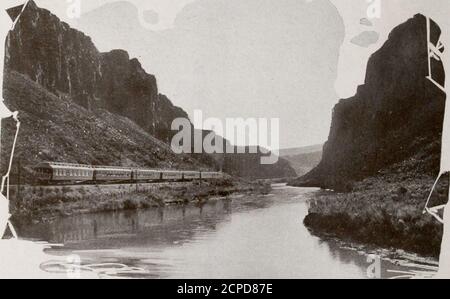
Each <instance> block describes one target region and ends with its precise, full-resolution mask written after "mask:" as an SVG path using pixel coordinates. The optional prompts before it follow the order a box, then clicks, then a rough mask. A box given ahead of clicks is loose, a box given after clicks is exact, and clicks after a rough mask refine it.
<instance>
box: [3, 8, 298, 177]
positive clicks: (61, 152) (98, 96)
mask: <svg viewBox="0 0 450 299" xmlns="http://www.w3.org/2000/svg"><path fill="white" fill-rule="evenodd" d="M18 11H20V9H12V10H10V11H9V13H10V14H12V15H14V14H16V13H17V12H18ZM5 63H6V67H5V72H6V74H7V79H6V82H5V89H6V91H5V98H6V100H7V104H8V105H9V107H10V108H11V109H15V110H18V111H19V112H20V117H21V119H22V121H23V127H22V130H21V135H20V139H19V145H18V153H19V155H18V158H19V159H16V163H20V164H21V165H22V166H25V167H26V171H25V173H26V174H27V176H26V177H27V178H28V177H29V176H28V174H30V170H31V167H32V166H33V165H34V164H36V163H38V162H42V161H46V160H50V161H62V162H77V163H90V164H107V165H123V166H141V167H161V168H190V169H197V168H204V169H224V170H225V171H227V172H229V173H232V174H234V175H237V176H242V177H251V178H255V177H258V176H259V175H261V176H262V177H264V178H265V177H273V176H276V177H279V176H283V177H284V176H290V175H292V169H291V168H290V167H289V165H287V164H286V163H284V164H283V163H279V164H277V165H275V166H260V164H259V161H257V159H255V158H254V157H253V156H252V155H239V157H235V156H233V155H232V156H227V155H225V156H224V157H220V156H219V159H217V157H214V156H210V155H206V154H201V155H175V154H174V153H173V152H172V151H171V149H170V148H169V144H170V140H171V138H172V136H173V134H175V133H176V132H174V131H171V124H172V122H173V120H174V119H176V118H188V115H187V113H186V112H185V111H183V109H181V108H179V107H176V106H174V105H173V104H172V102H171V101H170V99H168V98H167V97H166V96H165V95H163V94H160V93H159V90H158V85H157V79H156V77H155V76H154V75H151V74H149V73H147V72H146V70H144V69H143V68H142V66H141V64H140V62H139V61H138V60H137V59H135V58H133V59H131V58H130V57H129V54H128V53H127V52H126V51H124V50H112V51H110V52H107V53H100V52H99V51H98V50H97V48H96V47H95V45H94V43H93V42H92V40H91V39H90V38H89V37H88V36H86V35H85V34H83V33H82V32H80V31H77V30H75V29H72V28H70V27H69V25H68V24H66V23H64V22H61V21H60V20H59V19H58V17H57V16H55V15H53V14H52V13H51V12H50V11H48V10H45V9H41V8H39V7H37V6H36V4H35V3H34V2H33V1H30V2H29V4H28V5H27V7H26V9H25V11H24V12H23V14H22V16H21V18H20V20H19V22H18V23H17V26H16V27H15V29H14V31H12V32H10V34H9V36H8V40H7V44H6V57H5ZM6 129H7V130H6V131H5V132H4V134H5V138H6V139H5V142H6V141H7V140H8V141H9V142H11V140H12V134H13V129H14V128H13V127H11V124H9V125H8V126H6ZM205 134H206V132H205ZM8 146H9V144H5V146H4V147H3V149H2V150H3V154H4V157H3V159H2V164H3V167H5V165H6V159H5V157H6V154H7V153H8V150H9V147H8ZM223 161H235V162H233V163H225V164H226V165H228V166H226V167H223V164H224V162H223ZM237 161H239V162H237ZM243 162H245V163H243ZM243 164H244V165H246V168H245V169H242V168H241V167H240V166H241V165H243ZM16 169H18V167H16V166H15V170H14V171H15V172H17V171H16ZM244 170H246V171H244ZM247 170H251V172H249V171H247Z"/></svg>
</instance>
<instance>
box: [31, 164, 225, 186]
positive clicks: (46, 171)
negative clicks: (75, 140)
mask: <svg viewBox="0 0 450 299" xmlns="http://www.w3.org/2000/svg"><path fill="white" fill-rule="evenodd" d="M34 171H35V177H36V179H37V181H38V182H40V183H43V184H48V183H57V184H58V183H83V182H86V183H108V182H112V183H114V182H117V183H119V182H130V183H131V182H139V181H182V180H186V181H189V180H199V179H202V180H208V179H219V178H222V177H223V173H221V172H199V171H176V170H156V169H143V168H131V167H115V166H92V165H84V164H73V163H58V162H45V163H40V164H38V165H37V166H35V167H34Z"/></svg>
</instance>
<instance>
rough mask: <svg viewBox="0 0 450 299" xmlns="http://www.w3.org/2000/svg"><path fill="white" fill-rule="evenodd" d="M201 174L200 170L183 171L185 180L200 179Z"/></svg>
mask: <svg viewBox="0 0 450 299" xmlns="http://www.w3.org/2000/svg"><path fill="white" fill-rule="evenodd" d="M199 179H201V175H200V172H199V171H183V180H187V181H189V180H199Z"/></svg>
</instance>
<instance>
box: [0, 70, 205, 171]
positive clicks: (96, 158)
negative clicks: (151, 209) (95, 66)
mask: <svg viewBox="0 0 450 299" xmlns="http://www.w3.org/2000/svg"><path fill="white" fill-rule="evenodd" d="M5 87H6V88H7V89H6V93H5V98H6V102H7V105H8V106H9V107H10V108H11V109H15V110H18V111H20V118H21V121H22V129H21V133H20V138H19V143H18V149H17V156H16V157H17V159H16V160H15V161H16V163H18V161H19V160H20V162H21V165H22V167H24V168H25V173H22V174H23V175H24V177H30V170H31V167H32V166H33V165H35V164H36V163H39V162H42V161H47V160H49V161H62V162H78V163H87V164H97V165H98V164H104V165H124V166H143V167H161V168H178V169H195V168H199V167H203V168H205V166H204V165H201V164H200V162H198V160H195V159H192V158H191V157H188V156H180V155H175V154H174V153H173V152H172V151H171V150H170V148H169V146H168V145H166V144H164V143H163V142H161V141H159V140H158V139H156V138H154V137H152V136H151V135H149V134H148V133H146V132H145V131H144V130H143V129H141V128H140V127H139V126H137V125H136V124H135V123H133V122H132V121H130V120H129V119H127V118H124V117H119V116H117V115H114V114H111V113H109V112H107V111H96V112H92V111H88V110H86V109H84V108H83V107H81V106H78V105H76V104H74V103H73V102H72V101H71V99H69V98H67V97H66V96H65V95H61V96H56V95H54V94H52V93H49V92H48V91H47V90H45V89H44V88H42V87H41V86H40V85H38V84H36V83H35V82H33V81H31V80H30V79H28V77H26V76H23V75H21V74H18V73H16V72H10V73H9V74H8V76H7V78H6V83H5ZM3 127H4V128H6V130H3V132H2V133H3V134H4V135H3V138H2V140H3V141H4V143H3V149H2V154H3V156H2V167H3V169H5V166H6V161H7V159H6V158H7V156H8V155H9V150H10V148H11V141H12V139H13V138H12V133H13V132H14V126H13V124H12V121H6V122H5V125H4V126H3ZM16 166H17V165H16V164H15V167H14V171H15V170H16Z"/></svg>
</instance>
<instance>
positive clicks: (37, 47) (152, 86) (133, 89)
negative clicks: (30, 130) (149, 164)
mask: <svg viewBox="0 0 450 299" xmlns="http://www.w3.org/2000/svg"><path fill="white" fill-rule="evenodd" d="M7 48H8V51H7V54H6V67H7V68H8V69H10V70H13V71H16V72H18V73H21V74H24V75H27V76H28V77H29V78H30V79H31V80H33V81H35V82H36V83H38V84H40V85H41V86H43V87H44V88H45V89H47V90H48V91H50V92H52V93H53V94H56V95H58V96H60V97H65V96H68V97H70V98H71V99H72V100H73V101H74V102H75V103H77V104H79V105H81V106H83V107H85V108H87V109H88V110H94V109H99V108H101V109H105V110H107V111H109V112H111V113H114V114H118V115H120V116H125V117H127V118H129V119H131V120H132V121H134V122H135V123H137V124H138V125H139V126H141V127H142V128H143V129H145V130H146V131H148V132H149V133H150V134H152V135H153V136H155V137H157V138H160V139H162V140H164V141H167V140H168V138H169V136H168V132H167V131H168V128H170V124H171V123H172V120H173V119H174V118H177V117H186V116H187V115H186V113H185V112H184V111H182V110H181V109H180V108H178V107H175V106H173V105H172V103H171V102H170V100H169V99H168V98H167V97H165V96H163V95H160V94H159V93H158V86H157V82H156V78H155V76H153V75H150V74H148V73H147V72H146V71H145V70H144V69H143V68H142V66H141V64H140V63H139V61H138V60H137V59H130V57H129V55H128V53H127V52H126V51H123V50H113V51H111V52H108V53H100V52H99V51H98V50H97V48H96V47H95V45H94V43H93V42H92V40H91V39H90V38H89V37H88V36H86V35H85V34H83V33H82V32H80V31H77V30H75V29H73V28H70V26H69V25H68V24H66V23H64V22H61V21H60V20H59V19H58V17H57V16H55V15H53V14H52V13H51V12H49V11H48V10H45V9H41V8H39V7H37V6H36V4H35V3H34V2H33V1H31V2H30V3H29V4H28V6H27V8H26V10H25V11H24V13H23V15H22V17H21V18H20V20H19V22H18V24H17V26H16V28H15V30H14V31H13V32H11V34H10V35H9V39H8V45H7Z"/></svg>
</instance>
